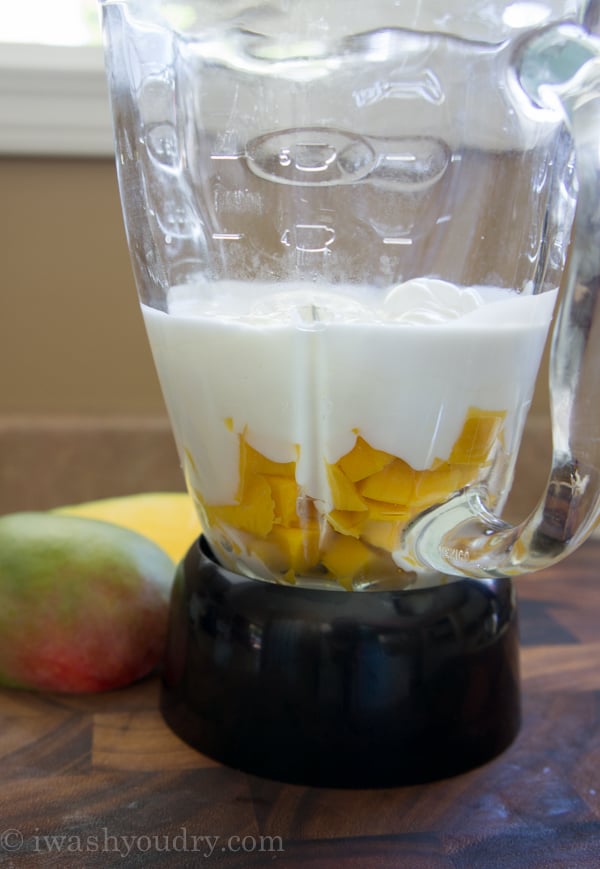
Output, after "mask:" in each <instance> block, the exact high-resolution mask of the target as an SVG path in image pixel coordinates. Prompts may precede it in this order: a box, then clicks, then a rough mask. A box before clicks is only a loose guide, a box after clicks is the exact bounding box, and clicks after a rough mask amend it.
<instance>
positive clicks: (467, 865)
mask: <svg viewBox="0 0 600 869" xmlns="http://www.w3.org/2000/svg"><path fill="white" fill-rule="evenodd" d="M599 566H600V542H598V541H594V540H592V541H589V542H588V543H587V544H585V546H584V547H583V548H582V549H581V550H580V552H578V553H577V554H575V555H574V556H573V557H572V558H571V559H569V560H568V561H566V562H565V563H563V564H561V565H558V566H557V567H554V568H552V569H549V570H546V571H544V572H543V573H542V574H539V575H537V576H535V577H526V578H523V579H522V580H520V581H519V583H518V592H519V598H520V617H521V635H522V673H523V703H524V719H523V726H522V729H521V733H520V735H519V737H518V739H517V740H516V741H515V743H514V744H513V745H512V746H511V747H510V748H509V749H508V750H507V751H506V752H505V753H504V754H503V755H502V756H501V757H499V758H497V759H496V760H495V761H493V762H492V763H489V764H487V765H486V766H484V767H482V768H480V769H476V770H473V771H471V772H469V773H467V774H465V775H461V776H457V777H455V778H452V779H448V780H445V781H440V782H435V783H433V784H430V785H420V786H415V787H409V788H394V789H381V790H331V789H315V788H306V787H298V786H290V785H286V784H282V783H279V782H274V781H269V780H266V779H260V778H258V777H253V776H248V775H244V774H242V773H239V772H237V771H235V770H232V769H228V768H226V767H223V766H220V765H219V764H217V763H215V762H214V761H212V760H211V759H210V758H206V757H204V756H203V755H200V754H198V753H196V752H194V751H192V749H190V748H188V747H187V746H186V745H184V744H183V743H182V742H181V741H180V740H179V739H178V738H177V737H176V736H175V735H174V734H173V733H172V732H171V731H170V730H169V729H168V728H167V726H166V725H165V724H164V722H163V720H162V718H161V716H160V713H159V711H158V688H159V686H158V681H157V679H156V678H149V679H147V680H145V681H143V682H140V683H138V684H137V685H134V686H132V687H131V688H129V689H126V690H123V691H118V692H110V693H107V694H104V695H96V696H73V697H69V696H61V695H57V694H52V695H36V694H29V693H26V692H19V691H11V690H3V691H0V769H1V770H2V788H1V789H0V866H2V867H5V866H6V867H18V869H20V867H29V866H31V867H39V869H41V867H44V869H45V867H47V866H61V867H62V866H67V867H71V866H72V867H77V869H80V867H87V866H102V867H111V866H115V867H116V866H119V867H121V866H133V867H136V866H140V867H147V866H161V867H163V866H165V867H171V866H173V867H189V866H192V865H214V866H217V867H227V869H228V867H236V869H237V867H239V869H251V867H263V866H273V865H279V866H282V867H286V869H287V867H291V869H294V867H305V866H306V865H308V864H310V865H311V866H314V867H316V869H318V867H323V869H329V867H331V869H334V867H335V869H337V867H339V866H344V867H350V869H371V867H374V869H388V867H390V869H391V867H406V869H597V867H598V866H600V575H599V573H600V571H599V569H598V568H599ZM398 750H399V751H401V750H402V747H401V746H398ZM5 831H13V833H12V835H13V836H16V835H17V834H16V832H15V831H19V833H20V835H21V836H22V844H20V845H19V847H18V848H16V847H14V845H15V842H16V841H17V840H16V839H14V840H11V839H10V835H9V836H8V838H7V839H3V833H4V832H5ZM52 836H54V837H58V838H55V839H54V840H51V839H48V837H52ZM207 836H208V837H219V838H218V840H217V839H216V838H215V840H214V841H216V844H215V845H214V849H213V851H212V853H211V854H208V850H209V845H210V844H212V842H213V840H212V839H211V840H209V841H208V843H207V840H206V839H205V837H207ZM61 837H62V838H61ZM124 837H125V838H124ZM230 837H234V838H233V839H230ZM244 837H246V838H244ZM264 837H268V838H266V839H265V838H264ZM269 837H270V838H269ZM11 841H12V849H11ZM49 842H50V843H51V844H52V843H53V844H54V849H53V850H49V845H48V843H49ZM242 842H244V843H245V845H246V849H245V850H244V849H243V848H242V847H241V843H242ZM2 843H4V844H2ZM7 846H8V847H7ZM269 848H271V849H270V850H269ZM128 849H129V850H128ZM202 849H204V850H202Z"/></svg>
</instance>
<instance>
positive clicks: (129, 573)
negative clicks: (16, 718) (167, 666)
mask: <svg viewBox="0 0 600 869" xmlns="http://www.w3.org/2000/svg"><path fill="white" fill-rule="evenodd" d="M174 573H175V566H174V563H173V561H172V560H171V559H170V558H169V556H168V555H167V554H166V553H165V552H164V551H163V550H162V549H161V548H160V547H159V546H157V545H156V544H155V543H153V542H152V541H151V540H148V539H147V538H145V537H143V536H142V535H140V534H137V533H135V532H133V531H130V530H128V529H125V528H120V527H119V526H116V525H112V524H110V523H108V522H102V521H98V520H95V519H88V518H82V517H74V516H60V515H54V514H52V513H13V514H9V515H6V516H2V517H0V684H4V685H8V686H11V687H17V688H28V689H34V690H39V691H59V692H67V693H81V692H97V691H105V690H109V689H114V688H120V687H123V686H125V685H128V684H130V683H131V682H133V681H135V680H137V679H139V678H141V677H142V676H145V675H146V674H148V673H149V672H150V671H151V670H152V669H153V668H154V667H155V666H156V664H157V663H158V662H159V661H160V659H161V658H162V655H163V652H164V647H165V640H166V630H167V619H168V607H169V596H170V590H171V586H172V583H173V577H174Z"/></svg>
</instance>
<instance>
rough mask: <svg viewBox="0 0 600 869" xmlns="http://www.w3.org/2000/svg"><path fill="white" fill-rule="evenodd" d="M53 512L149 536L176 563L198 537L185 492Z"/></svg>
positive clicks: (197, 525) (119, 499)
mask: <svg viewBox="0 0 600 869" xmlns="http://www.w3.org/2000/svg"><path fill="white" fill-rule="evenodd" d="M52 512H53V513H57V514H61V515H66V516H86V517H88V518H89V519H102V520H104V521H105V522H113V523H114V524H115V525H122V526H123V528H130V529H131V530H132V531H137V532H138V533H139V534H143V535H144V537H149V538H150V540H154V542H155V543H158V545H159V546H160V547H161V548H162V549H164V550H165V552H166V553H167V554H168V555H170V556H171V558H172V559H173V561H175V562H178V561H181V559H182V558H183V557H184V555H185V554H186V552H187V551H188V549H189V548H190V546H191V545H192V543H193V542H194V540H195V539H196V538H197V537H198V535H199V534H200V530H201V529H200V522H199V521H198V515H197V513H196V508H195V506H194V502H193V501H192V499H191V498H190V496H189V495H188V494H187V493H186V492H148V493H143V494H140V495H121V496H120V497H117V498H102V499H101V500H99V501H87V502H86V503H84V504H69V505H68V506H66V507H56V508H55V509H54V510H53V511H52Z"/></svg>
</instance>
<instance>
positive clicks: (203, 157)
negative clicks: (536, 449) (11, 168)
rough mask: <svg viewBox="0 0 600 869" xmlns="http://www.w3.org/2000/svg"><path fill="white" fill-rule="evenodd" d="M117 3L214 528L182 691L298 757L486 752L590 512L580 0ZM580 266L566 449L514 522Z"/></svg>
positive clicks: (160, 270) (563, 390) (164, 329)
mask: <svg viewBox="0 0 600 869" xmlns="http://www.w3.org/2000/svg"><path fill="white" fill-rule="evenodd" d="M101 6H102V11H103V19H104V30H105V35H106V54H107V69H108V76H109V83H110V92H111V104H112V111H113V117H114V123H115V138H116V153H117V168H118V175H119V185H120V190H121V195H122V201H123V209H124V215H125V223H126V229H127V234H128V242H129V247H130V251H131V256H132V262H133V267H134V272H135V276H136V281H137V285H138V288H139V293H140V299H141V305H142V312H143V317H144V321H145V324H146V328H147V332H148V336H149V340H150V344H151V347H152V352H153V355H154V359H155V363H156V368H157V372H158V376H159V379H160V382H161V385H162V389H163V394H164V396H165V401H166V404H167V409H168V412H169V416H170V419H171V422H172V426H173V430H174V434H175V440H176V443H177V446H178V450H179V454H180V458H181V463H182V467H183V471H184V474H185V479H186V484H187V487H188V491H189V492H190V494H191V496H192V498H193V499H194V501H195V503H196V506H197V509H198V513H199V516H200V520H201V524H202V528H203V537H202V539H201V541H200V542H199V544H197V545H195V546H194V547H193V548H192V550H190V553H189V554H188V557H187V559H186V560H185V562H184V563H183V564H182V565H181V566H180V569H179V572H178V576H177V578H176V583H175V587H174V593H173V601H172V612H171V616H172V622H171V629H170V638H169V646H168V650H167V656H166V664H165V674H164V689H163V711H164V713H165V717H166V718H167V720H168V721H169V722H170V723H171V724H172V726H173V727H174V729H175V730H176V731H177V732H179V733H180V734H181V735H182V736H183V737H184V738H185V739H187V740H188V741H189V742H191V743H192V744H194V745H197V746H198V747H199V748H200V749H201V750H204V751H207V752H208V753H211V754H213V755H214V756H216V757H218V758H220V759H223V760H224V761H226V762H229V763H232V764H233V765H236V766H240V767H243V768H246V769H250V770H253V771H258V772H261V773H264V774H267V775H273V776H275V777H279V778H286V779H289V780H300V781H304V780H306V781H311V782H316V783H334V784H339V783H341V784H347V783H350V784H355V783H372V782H375V783H379V782H383V783H386V782H396V781H401V780H402V781H405V780H413V779H415V780H423V779H426V778H431V777H435V776H439V775H445V774H449V773H451V772H455V771H458V770H459V769H464V768H468V767H469V766H472V765H474V764H476V763H479V762H482V761H483V760H486V759H488V758H489V757H490V756H493V755H494V754H495V753H497V752H498V751H500V750H501V749H502V748H504V747H505V746H506V745H507V744H508V743H509V742H510V740H511V739H512V738H513V737H514V735H515V733H516V731H517V728H518V720H519V711H518V707H519V699H518V695H519V691H518V666H517V639H516V619H515V608H514V601H513V591H512V585H511V581H510V579H508V577H509V576H513V575H517V574H519V573H524V572H527V571H530V570H534V569H539V568H541V567H544V566H547V565H548V564H550V563H552V562H554V561H556V560H557V559H559V558H561V557H564V556H565V555H566V554H568V552H569V551H571V550H572V549H573V548H574V547H575V546H577V545H578V544H579V543H580V542H581V541H582V540H583V539H585V536H586V535H587V534H588V533H589V531H590V530H591V528H592V527H593V524H594V521H595V519H596V516H597V513H598V506H597V500H598V486H597V481H596V477H597V468H598V460H599V456H598V455H597V452H598V448H597V447H596V446H595V441H596V440H598V439H597V438H595V437H594V436H592V435H591V431H590V410H589V403H586V401H585V395H586V393H585V389H586V388H587V384H589V383H590V382H592V381H591V378H593V376H594V372H595V370H596V359H595V356H597V354H595V352H594V350H593V342H592V340H591V337H590V336H591V335H592V332H593V313H594V304H595V287H596V278H597V276H598V275H599V274H600V267H599V260H600V256H599V255H598V254H597V252H596V251H597V250H598V241H599V240H600V238H599V232H598V229H597V226H598V223H597V219H596V216H595V214H596V208H595V201H596V199H597V194H598V184H597V181H596V176H597V172H598V154H597V150H598V149H597V146H596V145H595V142H597V131H598V125H597V117H596V114H597V112H598V105H597V104H598V95H599V93H600V89H599V85H598V56H599V53H598V43H597V42H596V40H595V38H594V37H593V36H591V35H590V34H589V33H588V31H587V30H586V29H585V21H586V13H587V9H586V8H585V6H584V5H583V4H581V3H577V2H571V3H569V2H566V3H565V2H561V3H558V2H553V3H552V2H548V3H540V4H530V3H518V2H516V3H510V4H509V3H499V2H480V3H476V4H473V3H469V4H467V3H464V2H459V3H457V2H455V3H451V4H450V5H449V6H448V4H443V5H442V4H440V3H437V2H433V0H432V2H424V3H419V4H417V8H416V9H415V8H413V9H410V10H409V9H405V8H402V5H400V4H396V3H394V2H391V0H376V2H374V3H372V4H370V5H369V6H368V7H365V5H364V4H361V3H357V2H354V0H351V2H344V3H342V2H339V0H338V2H336V0H326V2H322V0H321V2H319V3H314V2H312V0H305V2H302V3H298V2H294V0H272V2H265V3H259V4H249V3H247V2H243V0H234V2H228V3H223V2H219V3H216V2H213V0H196V2H187V3H178V4H177V3H176V4H173V3H166V2H161V0H155V2H151V3H149V2H140V0H101ZM575 215H576V218H575ZM573 226H575V230H574V241H573V242H572V244H571V246H569V241H570V237H571V232H572V229H573ZM567 253H569V254H570V256H569V267H568V268H566V265H565V264H566V261H567ZM561 286H562V287H563V293H564V299H563V300H562V302H561V306H560V314H559V315H558V317H557V327H556V331H555V345H554V351H553V352H554V356H553V359H554V362H553V369H552V374H553V377H552V400H553V402H554V405H553V408H554V430H553V438H554V441H553V443H554V454H553V467H552V470H551V474H550V481H549V484H548V488H547V491H546V493H545V494H544V495H543V496H542V499H541V501H540V504H539V506H538V507H537V508H536V510H535V511H534V512H533V513H532V515H531V516H530V517H528V518H527V519H526V520H525V521H524V522H523V523H522V524H521V525H520V526H516V527H513V526H509V525H507V524H506V523H504V522H503V520H502V519H501V511H502V507H503V505H504V502H505V500H506V497H507V495H508V493H509V491H510V488H511V483H512V479H513V474H514V466H515V461H516V457H517V454H518V448H519V443H520V439H521V434H522V431H523V426H524V423H525V420H526V416H527V412H528V409H529V405H530V402H531V397H532V393H533V389H534V384H535V381H536V377H537V373H538V368H539V364H540V359H541V356H542V352H543V348H544V344H545V341H546V337H547V334H548V330H549V327H550V324H551V321H552V318H553V316H555V314H556V311H557V309H558V307H559V303H558V302H557V296H558V294H559V289H560V288H561Z"/></svg>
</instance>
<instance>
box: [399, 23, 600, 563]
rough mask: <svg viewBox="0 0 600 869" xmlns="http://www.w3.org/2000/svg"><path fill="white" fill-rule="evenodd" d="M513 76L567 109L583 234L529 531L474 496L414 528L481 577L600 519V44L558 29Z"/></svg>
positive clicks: (565, 308) (571, 28)
mask: <svg viewBox="0 0 600 869" xmlns="http://www.w3.org/2000/svg"><path fill="white" fill-rule="evenodd" d="M513 72H514V74H515V75H516V78H517V82H518V84H519V86H520V88H521V89H522V90H523V91H525V93H526V95H527V97H528V98H529V99H530V100H531V101H532V102H533V103H534V104H535V105H536V106H537V107H538V108H542V109H551V110H553V111H556V109H557V108H558V109H559V110H560V111H561V113H562V115H563V117H564V119H565V121H566V124H567V126H568V127H569V129H570V132H571V134H572V137H573V141H574V147H575V160H576V175H577V182H578V195H577V205H576V211H575V222H574V232H573V237H572V240H571V245H570V249H569V257H568V263H567V267H566V270H565V276H564V281H563V294H562V295H563V298H562V304H561V307H560V310H559V313H558V317H557V321H556V325H555V328H554V333H553V338H552V348H551V357H550V407H551V416H552V469H551V472H550V477H549V480H548V483H547V487H546V490H545V492H544V494H543V496H542V498H541V500H540V502H539V504H538V506H537V507H536V508H535V510H534V511H533V512H532V513H531V515H530V516H529V517H528V518H527V519H526V520H525V521H524V522H522V523H521V524H520V525H516V526H511V525H508V524H506V523H505V522H503V521H502V520H500V519H499V518H498V517H497V516H494V515H493V514H492V513H491V512H490V511H489V510H488V509H487V507H486V506H485V504H484V502H483V498H482V494H481V493H478V492H477V490H471V491H469V490H466V491H465V492H463V493H462V494H459V495H457V496H456V497H455V498H453V499H451V500H450V501H449V502H447V503H446V504H444V505H442V506H441V507H438V508H434V509H433V510H431V511H430V512H429V513H426V514H425V515H423V516H422V517H421V518H420V519H418V520H417V521H416V522H415V523H414V524H413V525H412V526H409V528H408V529H407V531H406V534H405V538H404V541H403V544H404V545H403V549H404V551H405V552H406V553H408V552H410V553H411V555H412V557H413V558H415V557H416V559H417V560H418V562H420V563H421V564H425V565H427V566H429V567H433V568H434V569H436V570H439V571H441V572H442V573H445V574H454V575H458V576H467V577H479V578H486V577H488V578H489V577H497V576H507V575H508V576H514V575H519V574H523V573H529V572H531V571H534V570H539V569H541V568H544V567H548V566H549V565H551V564H554V563H556V562H557V561H559V560H561V559H562V558H564V557H566V556H567V555H569V554H570V553H571V552H572V551H573V550H574V549H576V548H577V546H579V545H580V544H581V543H582V542H583V541H584V540H585V539H586V537H587V536H588V535H589V534H590V532H591V531H592V530H593V528H594V526H595V524H596V523H597V521H598V518H599V516H600V310H599V309H600V304H599V302H600V296H599V293H598V290H599V287H600V39H598V38H596V37H594V36H590V34H589V33H586V32H585V31H583V30H581V29H580V28H578V27H577V26H575V25H559V26H554V27H549V28H548V29H547V30H543V31H541V32H537V33H536V34H534V35H533V36H530V37H528V38H527V39H526V40H525V41H524V42H523V43H522V44H521V46H520V49H519V52H518V55H517V57H516V63H515V66H514V68H513Z"/></svg>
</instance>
